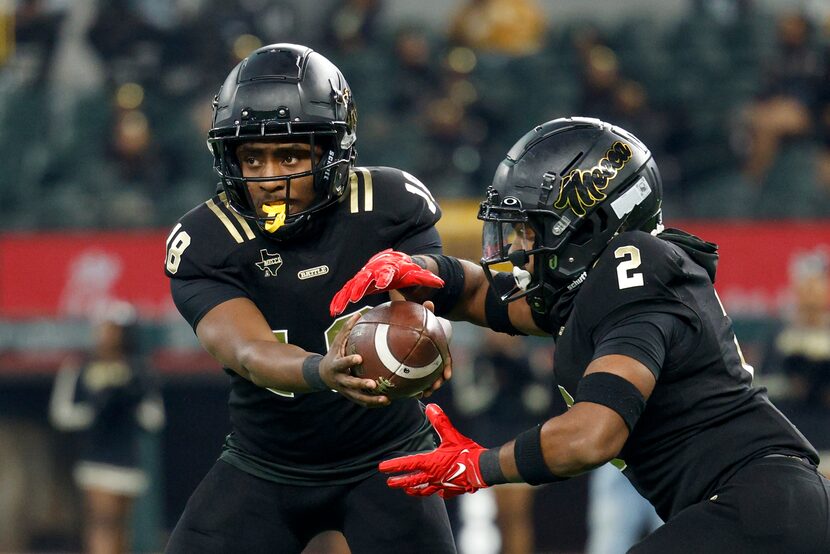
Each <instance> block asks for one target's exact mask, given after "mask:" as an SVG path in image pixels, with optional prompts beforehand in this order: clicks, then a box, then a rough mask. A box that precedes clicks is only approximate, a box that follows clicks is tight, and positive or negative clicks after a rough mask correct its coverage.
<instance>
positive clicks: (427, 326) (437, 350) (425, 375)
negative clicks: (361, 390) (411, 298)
mask: <svg viewBox="0 0 830 554" xmlns="http://www.w3.org/2000/svg"><path fill="white" fill-rule="evenodd" d="M445 324H446V325H447V329H446V332H445V327H444V325H445ZM448 332H449V325H448V322H447V323H442V321H441V320H440V319H439V318H438V317H436V316H435V314H433V313H432V312H430V311H429V310H427V309H426V308H424V307H423V306H422V305H421V304H417V303H415V302H406V301H391V302H386V303H385V304H381V305H380V306H376V307H374V308H372V309H371V310H369V311H368V312H366V313H365V314H363V317H361V318H360V319H359V320H358V321H357V323H356V324H355V326H354V328H352V330H351V332H350V333H349V337H348V339H347V340H346V353H347V354H360V356H361V357H362V358H363V362H362V363H361V364H360V365H358V366H355V367H353V368H352V374H354V375H356V376H358V377H363V378H366V379H374V381H375V382H376V383H377V384H378V387H377V388H376V389H375V391H374V392H375V393H376V394H384V395H386V396H388V397H389V398H390V399H393V400H394V399H396V398H408V397H411V396H416V395H417V394H419V393H421V392H423V391H424V390H425V389H427V388H429V387H430V386H431V385H432V384H433V383H434V382H435V380H436V379H438V378H439V377H440V376H441V374H442V373H443V371H444V364H445V363H446V361H447V360H448V359H449V356H450V351H449V346H448V341H447V333H448Z"/></svg>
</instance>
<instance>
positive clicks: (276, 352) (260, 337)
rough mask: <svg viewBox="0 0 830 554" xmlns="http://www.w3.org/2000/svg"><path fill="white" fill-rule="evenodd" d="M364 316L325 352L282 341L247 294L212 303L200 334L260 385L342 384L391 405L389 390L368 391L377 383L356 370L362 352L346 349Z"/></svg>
mask: <svg viewBox="0 0 830 554" xmlns="http://www.w3.org/2000/svg"><path fill="white" fill-rule="evenodd" d="M358 317H359V315H357V314H356V315H355V316H354V317H352V318H351V319H350V320H349V321H348V322H347V323H346V325H344V326H343V329H341V331H340V332H339V333H338V334H337V336H336V337H335V339H334V341H333V343H332V346H331V348H330V349H329V351H328V352H327V353H326V354H325V355H324V356H323V355H320V354H316V353H311V352H307V351H306V350H303V349H302V348H300V347H299V346H296V345H293V344H285V343H281V342H279V341H278V340H277V339H276V337H275V336H274V334H273V332H272V331H271V328H270V326H269V325H268V323H267V321H266V320H265V317H264V316H263V315H262V312H260V311H259V309H258V308H257V307H256V305H255V304H254V303H253V302H251V301H250V300H248V299H247V298H234V299H231V300H228V301H225V302H222V303H221V304H218V305H217V306H215V307H214V308H212V309H211V310H210V311H209V312H208V313H207V314H205V316H204V317H203V318H202V319H201V321H199V324H198V325H197V326H196V335H197V336H198V337H199V341H200V342H201V343H202V345H203V346H204V348H205V349H206V350H207V351H208V352H209V353H210V354H211V356H213V357H214V358H216V359H217V360H218V361H219V362H220V363H222V364H223V365H224V366H225V367H228V368H230V369H232V370H234V371H235V372H237V373H238V374H239V375H241V376H242V377H244V378H246V379H248V380H250V381H251V382H252V383H254V384H256V385H258V386H260V387H263V388H269V389H275V390H279V391H284V392H312V391H324V390H336V391H337V392H339V393H341V394H343V395H344V396H345V397H346V398H348V399H349V400H352V401H353V402H356V403H359V404H361V405H363V406H367V407H376V406H385V405H387V404H389V399H388V398H387V397H386V396H373V395H371V394H367V393H366V392H365V390H367V389H369V390H371V389H374V388H375V387H376V386H377V385H376V383H375V382H374V381H372V380H371V379H359V378H357V377H353V376H352V375H351V373H350V369H351V368H352V367H353V366H355V365H357V364H359V363H360V362H361V361H362V360H361V358H360V356H358V355H351V356H347V355H346V354H345V349H344V343H345V340H346V337H347V336H348V334H349V331H350V330H351V328H352V327H353V326H354V324H355V322H356V321H357V319H358Z"/></svg>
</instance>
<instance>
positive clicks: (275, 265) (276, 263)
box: [254, 248, 282, 277]
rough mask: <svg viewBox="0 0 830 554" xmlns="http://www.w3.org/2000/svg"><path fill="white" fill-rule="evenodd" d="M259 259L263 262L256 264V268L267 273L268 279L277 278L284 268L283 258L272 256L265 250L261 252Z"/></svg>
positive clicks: (276, 255)
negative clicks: (278, 272)
mask: <svg viewBox="0 0 830 554" xmlns="http://www.w3.org/2000/svg"><path fill="white" fill-rule="evenodd" d="M259 257H260V259H261V260H262V261H260V262H254V263H256V266H257V267H258V268H260V269H261V270H262V271H264V272H265V276H266V277H276V276H277V271H279V270H280V268H281V267H282V256H280V255H279V254H271V253H270V252H268V250H266V249H265V248H263V249H262V250H260V251H259Z"/></svg>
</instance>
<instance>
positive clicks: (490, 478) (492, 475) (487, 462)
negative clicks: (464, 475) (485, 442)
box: [478, 448, 508, 486]
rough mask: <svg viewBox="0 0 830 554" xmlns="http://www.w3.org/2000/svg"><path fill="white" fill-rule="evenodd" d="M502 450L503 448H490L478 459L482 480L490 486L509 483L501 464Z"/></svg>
mask: <svg viewBox="0 0 830 554" xmlns="http://www.w3.org/2000/svg"><path fill="white" fill-rule="evenodd" d="M500 450H501V448H490V449H488V450H485V451H484V452H482V453H481V456H479V458H478V468H479V470H481V478H482V479H483V480H484V482H485V483H487V484H488V485H490V486H493V485H501V484H502V483H507V482H508V481H507V477H505V476H504V472H503V471H502V470H501V464H500V463H499V451H500Z"/></svg>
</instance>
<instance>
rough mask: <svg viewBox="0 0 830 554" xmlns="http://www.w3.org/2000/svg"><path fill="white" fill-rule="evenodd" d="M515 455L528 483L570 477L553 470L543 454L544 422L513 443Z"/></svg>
mask: <svg viewBox="0 0 830 554" xmlns="http://www.w3.org/2000/svg"><path fill="white" fill-rule="evenodd" d="M513 456H514V457H515V459H516V468H517V469H518V470H519V475H521V476H522V479H524V480H525V482H526V483H529V484H531V485H542V484H544V483H555V482H556V481H564V480H565V479H568V477H559V476H558V475H554V474H553V472H551V470H550V468H549V467H548V464H546V463H545V458H544V456H543V455H542V424H541V423H540V424H539V425H537V426H536V427H532V428H530V429H528V430H527V431H524V432H523V433H522V434H520V435H519V436H518V437H516V442H515V443H514V444H513Z"/></svg>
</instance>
